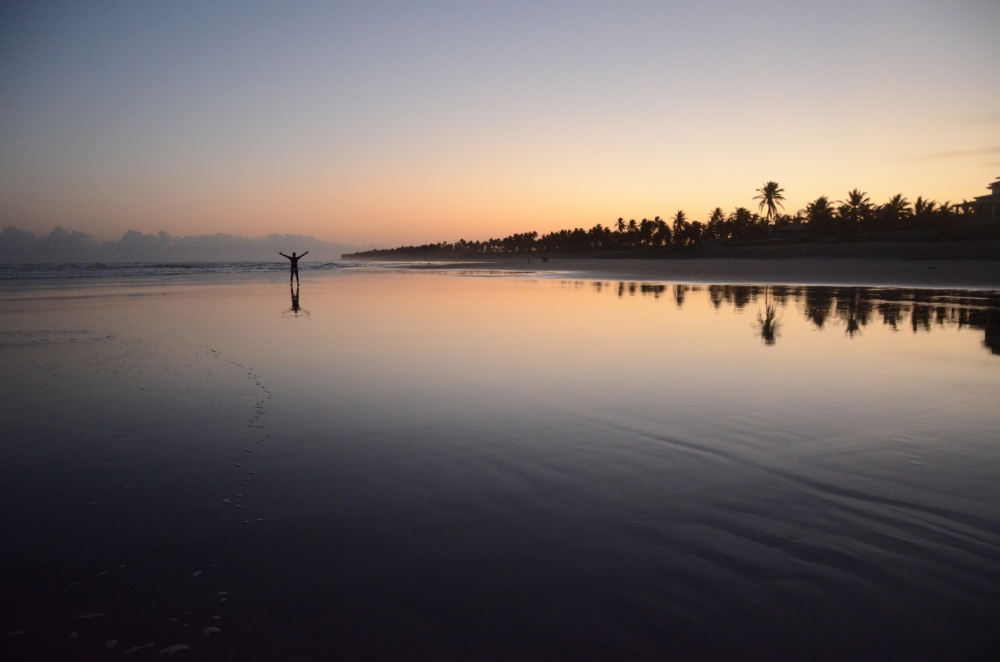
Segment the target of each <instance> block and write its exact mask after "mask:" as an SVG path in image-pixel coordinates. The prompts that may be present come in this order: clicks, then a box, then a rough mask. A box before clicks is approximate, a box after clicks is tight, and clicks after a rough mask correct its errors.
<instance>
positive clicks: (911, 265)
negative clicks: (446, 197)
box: [395, 257, 1000, 290]
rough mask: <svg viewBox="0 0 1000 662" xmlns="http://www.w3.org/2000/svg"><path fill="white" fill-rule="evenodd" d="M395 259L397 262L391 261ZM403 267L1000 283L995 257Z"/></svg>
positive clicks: (793, 281) (857, 282)
mask: <svg viewBox="0 0 1000 662" xmlns="http://www.w3.org/2000/svg"><path fill="white" fill-rule="evenodd" d="M395 264H396V265H398V264H399V263H395ZM406 268H415V269H459V270H466V269H467V270H475V271H482V270H497V271H502V272H511V273H525V272H537V273H539V274H543V275H552V276H558V275H565V276H567V277H572V278H583V279H611V280H642V281H665V282H674V283H676V282H680V283H700V284H705V283H714V284H724V285H729V284H760V285H766V284H773V285H838V286H862V287H865V286H866V287H928V288H956V289H985V290H991V289H1000V261H997V260H867V259H728V258H727V259H710V258H707V259H704V258H703V259H637V258H621V259H617V258H573V257H550V258H549V261H548V262H542V260H541V259H539V258H538V257H532V258H523V257H521V258H515V257H501V258H494V259H481V260H456V261H414V262H412V263H411V264H409V265H407V267H406Z"/></svg>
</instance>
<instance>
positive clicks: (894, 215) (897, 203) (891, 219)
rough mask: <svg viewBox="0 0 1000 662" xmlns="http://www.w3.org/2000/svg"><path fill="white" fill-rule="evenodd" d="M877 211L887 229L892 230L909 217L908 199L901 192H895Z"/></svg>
mask: <svg viewBox="0 0 1000 662" xmlns="http://www.w3.org/2000/svg"><path fill="white" fill-rule="evenodd" d="M879 211H880V212H881V216H882V219H883V220H884V221H885V224H886V227H887V229H889V230H892V229H895V228H896V227H898V226H899V225H901V224H902V222H903V221H904V220H905V219H907V218H909V217H910V201H909V200H907V199H906V198H904V197H903V195H902V194H900V193H897V194H896V195H894V196H892V197H891V198H889V201H888V202H886V203H885V204H884V205H882V207H881V208H880V210H879Z"/></svg>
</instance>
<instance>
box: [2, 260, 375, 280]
mask: <svg viewBox="0 0 1000 662" xmlns="http://www.w3.org/2000/svg"><path fill="white" fill-rule="evenodd" d="M355 266H363V265H357V264H355V263H351V262H321V263H314V264H302V265H301V266H300V267H299V268H300V269H301V270H302V271H334V270H337V269H343V268H345V267H355ZM287 271H288V263H284V264H282V263H279V262H177V263H159V262H149V263H143V262H137V263H108V264H105V263H100V262H96V263H89V264H2V265H0V280H48V279H56V278H136V277H139V278H149V277H163V276H187V275H192V274H243V273H268V272H287Z"/></svg>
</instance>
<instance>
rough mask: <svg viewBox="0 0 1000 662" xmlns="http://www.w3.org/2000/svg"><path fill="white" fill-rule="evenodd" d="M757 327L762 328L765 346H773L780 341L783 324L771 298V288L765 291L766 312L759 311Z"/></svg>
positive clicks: (761, 333) (761, 332) (761, 335)
mask: <svg viewBox="0 0 1000 662" xmlns="http://www.w3.org/2000/svg"><path fill="white" fill-rule="evenodd" d="M757 325H758V327H759V328H760V337H761V339H762V340H763V341H764V344H765V345H772V346H773V345H774V344H775V341H777V339H778V330H779V329H780V328H781V322H780V321H779V319H778V308H777V306H776V305H775V303H774V299H773V297H772V296H771V293H770V288H765V290H764V312H763V313H761V312H760V311H757Z"/></svg>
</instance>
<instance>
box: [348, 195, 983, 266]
mask: <svg viewBox="0 0 1000 662" xmlns="http://www.w3.org/2000/svg"><path fill="white" fill-rule="evenodd" d="M784 193H785V191H784V189H783V188H781V186H779V185H778V183H777V182H773V181H772V182H767V183H766V184H764V186H762V187H761V188H759V189H757V196H756V197H754V200H755V201H757V203H758V204H757V211H752V210H751V209H748V208H746V207H737V208H736V209H734V210H733V211H731V212H728V213H727V212H725V211H724V210H723V209H722V208H721V207H716V208H715V209H713V210H712V211H711V212H709V214H708V217H707V220H706V221H705V222H702V221H696V220H690V219H689V218H688V216H687V214H686V213H685V212H684V211H678V212H677V213H675V214H674V215H673V216H672V217H671V218H670V220H669V222H668V221H666V220H664V219H663V218H661V217H659V216H655V217H653V218H652V219H649V218H644V219H642V220H641V221H636V220H635V219H630V220H629V221H625V220H624V219H623V218H619V219H618V220H617V221H616V222H614V223H612V224H611V225H608V226H604V225H602V224H600V223H598V224H597V225H595V226H594V227H592V228H590V229H589V230H586V229H584V228H576V229H573V230H558V231H555V232H550V233H548V234H543V235H539V233H538V232H523V233H519V234H512V235H510V236H508V237H504V238H502V239H487V240H485V241H466V240H465V239H460V240H458V241H456V242H454V243H449V242H440V243H437V244H424V245H421V246H400V247H398V248H390V249H380V250H370V251H364V252H361V253H354V254H351V255H350V257H376V256H382V255H385V256H389V255H393V256H401V255H411V254H421V253H458V254H510V253H528V254H530V253H558V252H567V251H587V250H592V251H601V250H623V249H628V250H635V249H648V250H657V251H671V250H681V249H686V248H691V247H695V246H701V245H704V244H715V245H739V244H751V243H759V242H767V241H796V240H800V241H802V240H813V239H815V238H822V237H832V238H837V237H841V238H850V237H855V238H856V237H860V236H865V235H868V236H871V235H878V234H879V233H893V234H895V235H896V236H898V235H899V233H911V234H916V235H918V236H920V235H923V238H928V239H933V238H941V237H942V236H943V235H946V234H947V231H948V230H950V229H954V228H955V227H956V226H958V225H959V224H961V223H963V222H966V221H973V220H976V210H975V207H974V206H973V205H972V203H970V202H968V201H963V202H961V203H959V204H952V203H951V202H950V201H948V202H937V201H934V200H928V199H925V198H923V197H917V199H916V200H915V201H914V202H913V203H911V202H910V201H909V200H908V199H907V198H905V197H904V196H903V195H902V194H899V195H894V196H892V197H891V198H889V199H888V200H886V201H885V202H884V203H881V204H876V203H873V202H872V201H871V199H870V198H869V197H868V194H867V193H865V192H862V191H860V190H858V189H854V190H852V191H848V192H847V195H846V196H845V197H844V199H843V200H838V201H832V200H831V199H830V198H829V197H827V196H820V197H818V198H816V199H815V200H813V201H812V202H810V203H808V204H807V205H806V206H805V207H804V208H803V209H800V210H799V211H797V212H795V213H794V214H786V213H784V202H785V196H784ZM345 257H348V256H345Z"/></svg>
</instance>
